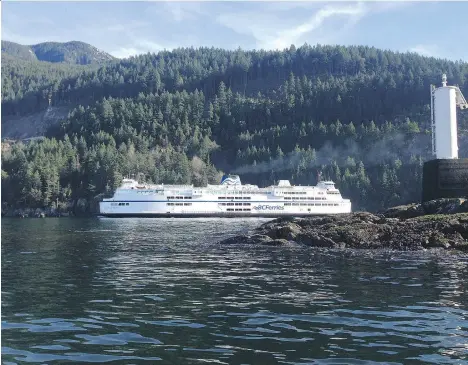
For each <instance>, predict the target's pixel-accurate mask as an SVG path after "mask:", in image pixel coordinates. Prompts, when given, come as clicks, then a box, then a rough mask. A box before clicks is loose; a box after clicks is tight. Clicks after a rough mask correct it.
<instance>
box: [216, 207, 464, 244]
mask: <svg viewBox="0 0 468 365" xmlns="http://www.w3.org/2000/svg"><path fill="white" fill-rule="evenodd" d="M219 243H220V244H257V245H285V244H301V245H304V246H309V247H327V248H342V249H343V248H351V249H392V250H402V251H415V250H424V249H433V248H440V249H458V250H464V251H468V200H465V199H440V200H434V201H430V202H426V203H423V204H410V205H405V206H399V207H394V208H391V209H388V210H386V211H384V212H380V213H377V214H372V213H367V212H356V213H350V214H343V215H335V216H322V217H310V218H309V217H307V218H279V219H275V220H273V221H271V222H268V223H265V224H263V225H261V226H260V227H258V228H257V229H255V230H254V231H253V232H251V233H249V234H246V235H239V236H235V237H231V238H228V239H225V240H222V241H220V242H219Z"/></svg>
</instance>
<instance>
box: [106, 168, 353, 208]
mask: <svg viewBox="0 0 468 365" xmlns="http://www.w3.org/2000/svg"><path fill="white" fill-rule="evenodd" d="M99 208H100V215H101V216H105V217H281V216H312V215H328V214H341V213H350V212H351V201H350V200H349V199H344V198H343V197H342V196H341V193H340V191H339V190H338V189H337V188H336V187H335V184H334V182H333V181H319V182H318V183H317V185H316V186H293V185H291V184H290V182H289V180H280V181H279V182H278V184H277V185H271V186H268V187H265V188H259V187H258V186H257V185H250V184H246V185H243V184H242V183H241V180H240V178H239V176H238V175H229V176H224V177H223V179H222V180H221V183H220V184H219V185H207V186H206V187H194V186H193V185H166V184H161V185H148V184H139V183H138V182H137V181H136V180H133V179H124V180H123V182H122V185H121V186H120V187H119V188H117V189H116V191H115V193H114V196H113V197H112V198H108V199H103V201H101V202H100V203H99Z"/></svg>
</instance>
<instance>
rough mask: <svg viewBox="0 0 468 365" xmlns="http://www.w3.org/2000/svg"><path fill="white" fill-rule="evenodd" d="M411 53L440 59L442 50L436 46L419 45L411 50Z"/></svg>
mask: <svg viewBox="0 0 468 365" xmlns="http://www.w3.org/2000/svg"><path fill="white" fill-rule="evenodd" d="M409 51H410V52H415V53H419V54H420V55H422V56H427V57H440V50H439V47H437V46H436V45H435V44H418V45H416V46H414V47H411V48H410V49H409Z"/></svg>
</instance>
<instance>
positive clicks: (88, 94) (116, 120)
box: [2, 45, 468, 210]
mask: <svg viewBox="0 0 468 365" xmlns="http://www.w3.org/2000/svg"><path fill="white" fill-rule="evenodd" d="M38 64H41V66H38ZM42 64H43V63H40V62H26V61H21V62H20V61H18V60H16V61H15V62H7V63H6V65H4V64H2V79H4V80H5V82H4V85H2V95H5V96H6V98H4V100H5V101H4V102H3V103H2V113H5V115H6V114H17V113H23V112H33V111H37V110H42V109H44V108H45V107H47V105H48V98H51V100H52V104H53V105H61V104H64V105H70V106H72V108H71V111H70V114H69V115H68V117H67V118H66V120H64V121H62V123H61V124H60V125H59V126H55V127H53V128H51V129H50V131H49V133H48V138H47V139H45V140H43V141H35V142H30V143H29V144H27V145H23V144H17V145H14V146H13V148H12V149H11V150H10V151H9V152H7V153H3V154H2V169H3V170H2V189H7V191H8V194H3V196H4V197H5V198H4V199H7V200H8V199H9V203H10V204H23V205H33V206H41V205H46V206H51V205H52V204H60V203H63V202H65V201H67V200H69V199H77V198H80V197H86V198H90V197H92V196H95V195H97V194H101V193H110V192H111V191H112V190H113V189H115V188H116V187H117V186H118V185H119V183H120V181H121V179H122V177H124V176H129V175H134V176H137V175H138V174H140V176H141V177H142V179H145V180H147V181H152V182H160V183H161V182H164V183H194V184H196V185H203V184H206V183H208V182H212V183H217V182H219V172H218V170H217V169H216V168H215V167H214V166H217V167H218V168H220V169H221V168H222V169H223V170H225V171H226V172H228V170H229V171H230V172H238V173H239V174H241V175H242V176H241V178H242V180H243V181H245V182H249V183H255V184H258V185H260V186H264V185H268V184H271V183H274V180H279V179H290V180H292V182H293V183H295V184H302V185H305V184H307V185H310V184H313V183H315V182H316V176H317V171H318V170H321V171H322V172H323V176H324V177H327V178H329V179H332V180H334V181H335V182H336V183H337V184H338V187H339V188H340V190H341V191H342V193H343V195H344V196H345V197H347V198H350V199H352V202H353V207H354V209H368V210H377V209H381V208H383V207H387V206H391V205H398V204H404V203H407V202H411V201H417V200H419V198H420V195H421V194H420V187H421V177H422V164H423V161H424V160H425V159H427V158H429V157H430V135H429V134H428V130H429V112H428V102H429V97H428V90H429V84H430V83H438V82H439V78H440V75H441V74H442V72H445V73H447V75H448V77H449V80H450V81H451V83H453V84H454V83H458V84H459V85H460V86H461V87H462V88H465V89H467V87H468V83H467V81H466V80H468V79H467V75H468V66H467V64H465V63H460V62H450V61H446V60H438V59H434V58H425V57H421V56H417V55H415V54H400V53H394V52H390V51H380V50H376V49H374V48H370V47H340V46H315V47H310V46H308V45H304V46H302V47H299V48H297V49H296V48H295V47H291V48H289V49H288V50H284V51H242V50H235V51H227V50H221V49H214V48H200V49H193V48H187V49H177V50H174V51H172V52H166V51H165V52H160V53H158V54H156V55H154V54H146V55H141V56H138V57H133V58H130V59H127V60H121V61H118V62H111V63H108V64H106V65H104V66H102V67H100V68H94V69H92V68H90V66H86V67H82V68H79V66H73V67H71V66H67V67H66V68H65V66H66V65H56V64H53V65H50V64H49V66H48V68H43V66H42ZM57 66H63V68H58V67H57ZM4 70H6V71H7V72H6V73H5V75H4V72H3V71H4ZM45 98H47V99H45ZM46 100H47V101H46ZM459 125H460V130H461V131H463V130H466V129H467V126H468V123H467V119H466V118H465V117H461V118H460V120H459ZM4 172H5V174H4ZM4 191H5V190H4Z"/></svg>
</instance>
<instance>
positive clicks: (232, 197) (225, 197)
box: [218, 196, 250, 200]
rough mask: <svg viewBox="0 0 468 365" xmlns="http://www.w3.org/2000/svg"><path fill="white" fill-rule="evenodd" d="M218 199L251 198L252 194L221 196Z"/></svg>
mask: <svg viewBox="0 0 468 365" xmlns="http://www.w3.org/2000/svg"><path fill="white" fill-rule="evenodd" d="M218 199H239V200H241V199H245V200H249V199H250V196H219V197H218Z"/></svg>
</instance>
